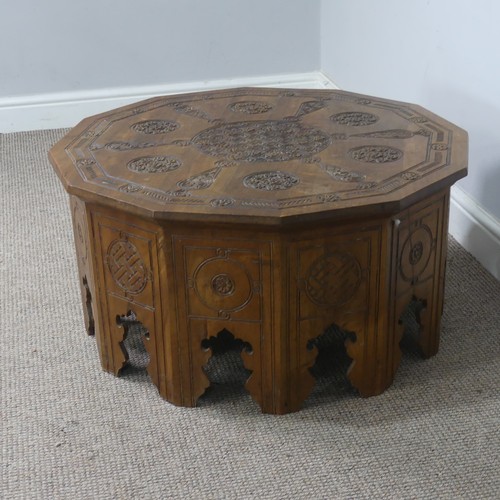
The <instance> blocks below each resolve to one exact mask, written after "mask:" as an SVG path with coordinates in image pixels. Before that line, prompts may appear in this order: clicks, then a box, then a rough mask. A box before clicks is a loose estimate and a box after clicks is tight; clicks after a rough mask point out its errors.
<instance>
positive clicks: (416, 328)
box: [399, 297, 427, 354]
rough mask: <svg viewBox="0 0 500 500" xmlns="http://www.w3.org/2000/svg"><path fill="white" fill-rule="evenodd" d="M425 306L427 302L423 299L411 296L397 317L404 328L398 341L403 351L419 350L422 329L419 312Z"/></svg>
mask: <svg viewBox="0 0 500 500" xmlns="http://www.w3.org/2000/svg"><path fill="white" fill-rule="evenodd" d="M426 307H427V302H426V301H425V300H420V299H417V298H416V297H412V299H411V300H410V302H409V303H408V305H407V306H406V308H405V310H404V311H403V314H402V315H401V317H400V318H399V324H400V325H402V326H403V328H404V333H403V336H402V338H401V342H400V347H401V350H402V351H403V352H407V353H411V354H416V353H417V352H420V348H419V337H420V332H421V331H422V321H421V314H422V311H423V310H424V309H425V308H426Z"/></svg>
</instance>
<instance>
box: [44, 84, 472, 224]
mask: <svg viewBox="0 0 500 500" xmlns="http://www.w3.org/2000/svg"><path fill="white" fill-rule="evenodd" d="M49 156H50V159H51V162H52V164H53V166H54V168H55V170H56V172H57V173H58V175H59V177H60V178H61V180H62V182H63V184H64V186H65V188H66V189H67V191H68V192H69V193H71V194H75V195H77V196H79V197H81V198H82V199H85V200H87V201H91V202H97V203H102V204H107V205H114V206H116V205H117V204H118V203H119V205H120V207H122V209H124V210H127V211H129V212H131V213H135V214H139V215H145V216H148V217H153V218H158V219H181V220H206V221H210V220H212V221H237V222H242V223H245V222H257V223H259V224H260V223H262V224H282V223H287V222H288V223H290V222H294V221H295V222H298V221H308V220H315V219H324V218H337V217H348V216H366V215H374V214H389V213H393V212H397V211H400V210H401V209H404V208H405V207H406V206H408V205H409V204H411V203H414V202H415V201H417V200H419V199H421V198H424V197H425V196H428V195H429V194H432V193H433V192H435V191H437V190H439V189H442V188H443V187H447V186H450V185H451V184H453V183H454V182H455V181H456V180H458V179H459V178H461V177H463V176H465V175H466V169H467V133H466V132H465V131H464V130H462V129H460V128H458V127H457V126H455V125H453V124H451V123H449V122H447V121H445V120H443V119H442V118H440V117H438V116H436V115H434V114H433V113H431V112H429V111H427V110H425V109H423V108H421V107H419V106H416V105H413V104H407V103H401V102H397V101H390V100H386V99H379V98H374V97H368V96H362V95H358V94H353V93H349V92H344V91H339V90H283V89H262V88H240V89H230V90H219V91H208V92H203V93H193V94H183V95H175V96H166V97H158V98H155V99H150V100H147V101H143V102H140V103H137V104H134V105H131V106H127V107H123V108H119V109H116V110H114V111H110V112H108V113H103V114H101V115H97V116H93V117H90V118H87V119H85V120H83V121H82V122H81V123H80V124H79V125H77V126H76V127H75V128H74V129H73V130H72V131H71V132H70V133H69V134H68V135H67V136H66V137H64V138H63V139H62V140H61V141H60V142H59V143H58V144H56V145H55V146H54V147H53V148H52V150H51V151H50V155H49Z"/></svg>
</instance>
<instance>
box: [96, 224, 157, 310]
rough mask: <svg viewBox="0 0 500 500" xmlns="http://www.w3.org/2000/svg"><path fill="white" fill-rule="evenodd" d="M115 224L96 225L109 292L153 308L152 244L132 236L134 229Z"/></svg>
mask: <svg viewBox="0 0 500 500" xmlns="http://www.w3.org/2000/svg"><path fill="white" fill-rule="evenodd" d="M112 224H113V219H101V220H100V221H99V222H98V224H97V227H98V237H99V243H100V248H101V255H100V260H101V265H102V269H103V271H104V272H103V276H104V280H105V288H106V291H107V292H108V293H111V294H113V295H114V296H118V297H121V298H123V299H125V300H127V301H128V302H136V303H138V304H140V305H147V306H150V307H154V302H153V287H152V282H153V267H152V266H153V262H152V254H151V250H152V248H151V247H152V240H150V239H148V238H145V237H144V236H143V235H138V234H135V233H133V232H131V231H130V230H131V229H132V228H126V227H121V225H119V226H118V227H116V226H114V224H113V225H112ZM127 229H128V230H127Z"/></svg>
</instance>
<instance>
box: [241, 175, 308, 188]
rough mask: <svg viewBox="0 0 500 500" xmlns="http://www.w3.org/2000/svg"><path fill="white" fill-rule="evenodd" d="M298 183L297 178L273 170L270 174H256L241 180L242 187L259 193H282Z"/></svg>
mask: <svg viewBox="0 0 500 500" xmlns="http://www.w3.org/2000/svg"><path fill="white" fill-rule="evenodd" d="M298 183H299V178H298V177H296V176H295V175H292V174H289V173H287V172H280V171H279V170H274V171H271V172H256V173H255V174H250V175H247V176H246V177H245V178H244V179H243V185H244V186H245V187H248V188H252V189H259V190H261V191H283V190H285V189H290V188H291V187H293V186H295V185H296V184H298Z"/></svg>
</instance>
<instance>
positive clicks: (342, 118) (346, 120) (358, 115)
mask: <svg viewBox="0 0 500 500" xmlns="http://www.w3.org/2000/svg"><path fill="white" fill-rule="evenodd" d="M330 120H331V121H332V122H334V123H338V124H339V125H348V126H349V127H361V126H365V125H373V124H374V123H377V122H378V120H379V118H378V116H377V115H374V114H372V113H362V112H360V111H347V112H345V113H337V114H336V115H332V116H330Z"/></svg>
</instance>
